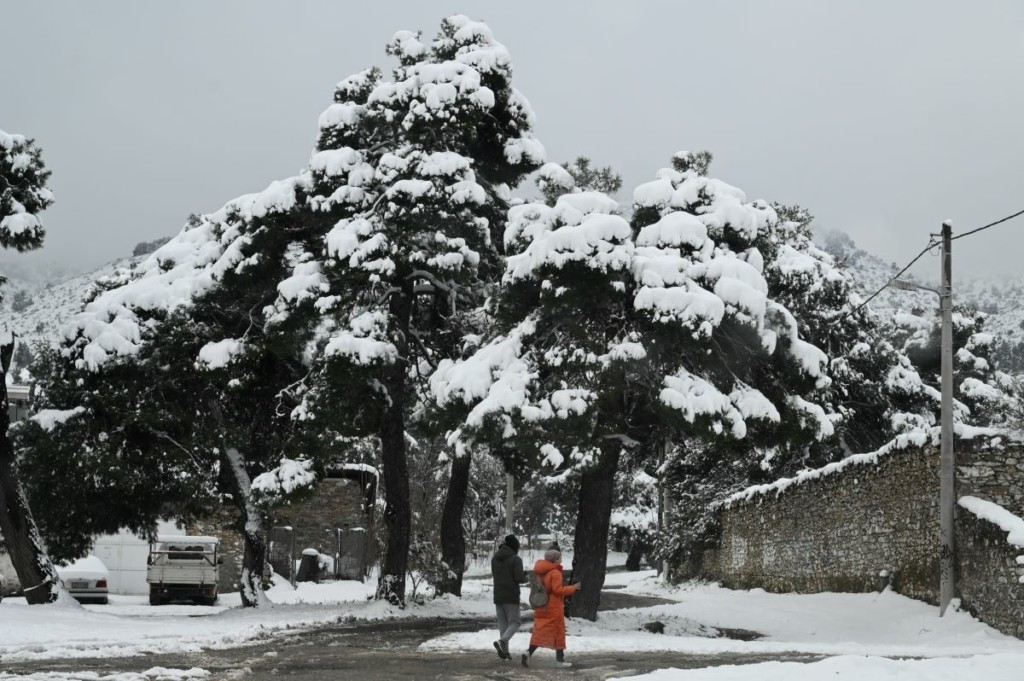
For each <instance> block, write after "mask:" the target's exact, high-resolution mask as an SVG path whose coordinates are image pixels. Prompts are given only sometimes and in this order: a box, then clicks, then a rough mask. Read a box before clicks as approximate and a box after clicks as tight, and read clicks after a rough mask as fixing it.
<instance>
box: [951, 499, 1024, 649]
mask: <svg viewBox="0 0 1024 681" xmlns="http://www.w3.org/2000/svg"><path fill="white" fill-rule="evenodd" d="M956 542H957V555H958V558H959V561H958V563H959V565H958V567H959V573H958V574H957V587H958V592H959V594H960V595H961V596H962V598H963V604H964V607H965V608H966V609H967V610H968V611H969V612H970V613H971V614H972V615H974V616H975V617H977V618H978V619H980V620H981V621H982V622H985V623H987V624H989V625H991V626H993V627H995V628H996V629H998V630H999V631H1001V632H1003V633H1005V634H1011V635H1013V636H1016V637H1018V638H1024V585H1022V584H1021V583H1020V581H1019V580H1020V577H1021V576H1022V575H1024V565H1022V564H1020V563H1018V562H1017V557H1018V556H1019V555H1021V554H1022V553H1024V549H1021V548H1020V547H1018V546H1013V545H1011V544H1009V543H1008V542H1007V538H1006V532H1005V531H1004V530H1002V529H1000V528H999V527H997V526H996V525H994V524H993V523H991V522H989V521H987V520H982V519H981V518H977V517H975V516H974V514H973V513H971V512H970V511H968V510H966V509H963V508H959V507H958V508H957V509H956Z"/></svg>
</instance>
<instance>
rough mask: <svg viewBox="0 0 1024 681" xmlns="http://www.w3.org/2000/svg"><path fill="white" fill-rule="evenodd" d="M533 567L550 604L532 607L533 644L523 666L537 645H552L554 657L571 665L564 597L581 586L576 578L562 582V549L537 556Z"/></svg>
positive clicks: (564, 664) (560, 663)
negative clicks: (568, 653)
mask: <svg viewBox="0 0 1024 681" xmlns="http://www.w3.org/2000/svg"><path fill="white" fill-rule="evenodd" d="M533 571H534V572H535V573H536V574H537V576H538V577H539V578H540V579H541V581H542V582H543V583H544V590H545V591H546V592H547V594H548V602H547V605H544V606H541V607H539V608H534V609H533V635H532V636H530V647H529V649H528V651H527V652H526V653H524V654H523V657H522V662H523V666H524V667H529V666H530V657H532V656H533V653H534V652H536V650H537V648H551V649H553V650H554V651H555V660H556V662H557V664H558V666H559V667H568V666H570V665H569V663H568V662H566V661H565V597H566V596H571V595H573V594H574V593H576V592H577V591H579V590H580V589H581V588H582V586H581V585H580V584H579V582H577V583H576V584H570V585H569V586H564V585H563V584H562V552H561V551H559V550H558V549H550V550H549V551H548V552H547V553H545V554H544V559H543V560H538V561H537V562H536V563H535V564H534V566H533Z"/></svg>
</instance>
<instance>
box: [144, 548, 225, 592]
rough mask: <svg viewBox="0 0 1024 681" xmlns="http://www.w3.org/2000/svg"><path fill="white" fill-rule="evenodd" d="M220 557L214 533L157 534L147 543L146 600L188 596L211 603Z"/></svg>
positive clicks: (218, 574) (217, 576)
mask: <svg viewBox="0 0 1024 681" xmlns="http://www.w3.org/2000/svg"><path fill="white" fill-rule="evenodd" d="M223 560H224V559H223V558H222V557H221V555H220V540H219V539H217V538H216V537H188V536H185V537H169V536H161V537H159V538H158V540H157V541H156V542H154V543H152V544H150V545H149V560H148V563H149V567H148V568H147V569H146V582H147V583H149V604H150V605H163V604H164V603H169V602H171V601H176V600H191V601H193V602H195V603H199V604H200V605H213V604H214V603H215V602H216V601H217V584H218V582H219V580H220V564H221V563H222V562H223Z"/></svg>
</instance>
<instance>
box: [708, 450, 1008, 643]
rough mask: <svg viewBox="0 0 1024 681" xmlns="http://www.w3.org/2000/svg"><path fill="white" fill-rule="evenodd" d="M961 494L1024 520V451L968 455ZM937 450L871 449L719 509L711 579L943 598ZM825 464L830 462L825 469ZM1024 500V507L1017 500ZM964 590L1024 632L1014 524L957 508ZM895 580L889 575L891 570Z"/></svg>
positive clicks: (981, 611) (961, 455) (968, 600)
mask: <svg viewBox="0 0 1024 681" xmlns="http://www.w3.org/2000/svg"><path fill="white" fill-rule="evenodd" d="M957 457H958V461H959V462H960V463H961V465H960V466H958V481H957V497H958V498H959V497H960V496H963V495H967V494H969V495H972V496H977V497H980V498H982V499H985V500H986V501H992V502H994V503H997V504H999V505H1000V506H1003V507H1004V508H1006V509H1007V510H1009V511H1010V512H1012V513H1014V514H1017V515H1022V510H1021V508H1020V506H1019V504H1020V503H1021V500H1024V472H1020V470H1021V469H1020V468H1019V464H1018V462H1019V461H1022V460H1024V456H1022V454H1021V451H1020V449H1019V446H1015V447H1010V448H1007V449H1003V450H1002V451H994V450H991V449H982V448H974V449H973V450H970V449H968V448H966V447H962V448H961V451H958V453H957ZM938 463H939V453H938V451H937V448H934V447H931V446H926V447H911V448H907V449H903V450H895V451H890V452H888V453H885V454H879V455H877V456H859V457H855V458H854V459H852V460H850V461H847V462H845V463H844V464H843V465H841V466H836V465H835V464H833V465H832V466H831V467H827V468H829V469H830V470H829V471H828V472H829V474H825V475H812V476H810V477H809V478H808V479H805V480H803V481H802V482H799V483H794V484H789V485H782V486H781V489H779V488H773V489H763V490H759V491H756V492H752V493H751V492H748V494H747V495H745V497H744V498H740V499H738V500H735V501H733V502H732V503H731V504H729V505H727V506H725V507H723V508H722V509H721V511H720V514H719V520H720V524H721V535H720V539H719V541H718V545H717V547H715V548H712V549H709V550H707V551H706V552H705V553H704V555H703V556H702V557H701V558H700V560H699V561H698V572H699V574H700V576H702V577H704V578H708V579H713V580H717V581H720V582H722V584H724V585H725V586H728V587H733V588H758V587H759V588H764V589H766V590H768V591H776V592H784V591H793V592H819V591H848V592H869V591H877V590H880V589H881V588H882V587H884V586H885V585H886V584H891V585H892V587H893V588H894V589H895V590H896V591H897V592H899V593H902V594H904V595H907V596H910V597H912V598H917V599H920V600H923V601H926V602H929V603H933V604H934V603H937V602H938V574H939V561H938V490H939V475H938ZM823 470H825V469H823ZM1014 504H1017V505H1014ZM956 531H957V547H956V551H957V555H956V564H957V566H958V567H957V591H958V593H957V596H959V597H960V598H961V600H962V603H963V607H965V608H966V609H967V610H969V611H970V612H972V613H973V614H975V615H976V616H977V617H979V618H980V619H981V620H983V621H984V622H986V623H988V624H989V625H991V626H993V627H995V628H997V629H999V630H1000V631H1003V632H1004V633H1007V634H1011V635H1015V636H1021V637H1024V585H1022V584H1020V583H1019V582H1018V577H1019V576H1020V575H1021V574H1024V565H1019V564H1018V563H1017V561H1016V558H1017V556H1018V555H1019V554H1021V553H1022V552H1024V551H1022V550H1021V549H1020V548H1018V547H1015V546H1012V545H1010V544H1009V543H1008V541H1007V535H1006V532H1005V531H1002V530H1001V529H1000V528H999V527H997V526H995V525H994V524H992V523H991V522H989V521H987V520H982V519H979V518H977V517H975V516H974V515H973V514H972V513H971V512H970V511H967V510H966V509H964V508H960V507H957V509H956ZM883 575H884V576H883Z"/></svg>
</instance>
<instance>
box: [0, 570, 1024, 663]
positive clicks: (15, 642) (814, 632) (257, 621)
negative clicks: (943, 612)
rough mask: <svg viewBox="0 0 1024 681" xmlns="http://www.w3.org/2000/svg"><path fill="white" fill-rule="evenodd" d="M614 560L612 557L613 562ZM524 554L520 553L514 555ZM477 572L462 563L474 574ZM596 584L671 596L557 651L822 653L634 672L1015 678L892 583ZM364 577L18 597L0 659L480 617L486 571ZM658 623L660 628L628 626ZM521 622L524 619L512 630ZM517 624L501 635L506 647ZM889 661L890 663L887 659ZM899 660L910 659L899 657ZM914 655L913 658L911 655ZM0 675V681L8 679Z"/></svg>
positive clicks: (470, 642) (980, 637)
mask: <svg viewBox="0 0 1024 681" xmlns="http://www.w3.org/2000/svg"><path fill="white" fill-rule="evenodd" d="M621 560H622V557H621V556H616V557H615V558H614V559H613V561H612V562H614V563H620V562H621ZM525 562H529V560H527V561H525ZM476 571H478V570H474V572H476ZM606 587H611V588H613V589H616V590H621V591H623V592H627V593H632V594H637V595H654V596H661V597H663V598H668V599H671V600H673V601H676V602H675V603H672V604H668V605H660V606H655V607H650V608H638V609H629V610H619V611H616V612H615V613H614V615H612V614H611V613H607V614H605V615H604V616H603V617H601V618H600V619H599V620H598V622H596V623H592V622H584V621H580V620H570V621H569V624H568V628H569V639H568V655H569V656H570V657H571V656H572V655H574V654H581V653H587V652H604V653H607V652H612V651H634V652H635V651H671V652H678V653H682V654H686V653H692V654H700V655H709V654H714V653H717V652H722V653H750V654H765V653H769V654H770V653H783V652H793V653H811V654H820V655H826V656H829V657H828V659H826V660H823V661H822V662H818V663H813V664H810V665H801V664H797V663H763V664H754V665H745V666H735V667H719V668H713V669H700V670H663V671H660V672H656V673H652V674H649V675H646V676H644V677H636V678H642V679H644V680H645V681H647V680H651V681H665V680H667V679H680V680H682V681H727V680H734V679H735V680H748V679H763V680H765V681H773V680H775V679H779V680H781V679H786V680H787V681H805V680H808V681H809V680H810V679H820V678H830V679H836V680H837V681H845V680H847V679H849V680H850V681H854V680H856V681H861V679H864V678H868V679H874V678H899V679H907V680H908V681H913V680H917V679H929V680H933V679H934V680H942V679H946V678H949V679H952V678H954V676H956V678H984V679H986V680H988V681H1002V680H1006V681H1009V679H1015V680H1016V679H1019V678H1021V673H1020V670H1021V669H1022V668H1024V642H1022V641H1019V640H1017V639H1014V638H1011V637H1007V636H1003V635H1002V634H999V633H998V632H996V631H994V630H993V629H991V628H989V627H987V626H985V625H983V624H981V623H980V622H978V621H976V620H974V619H973V618H971V617H970V616H968V615H967V614H965V613H956V612H952V613H947V616H946V617H944V618H942V619H940V618H939V617H938V615H937V610H936V608H934V607H931V606H928V605H925V604H923V603H919V602H917V601H913V600H910V599H907V598H904V597H902V596H898V595H896V594H893V593H889V592H887V593H882V594H815V595H780V594H768V593H765V592H763V591H759V590H754V591H730V590H727V589H722V588H719V587H717V586H714V585H707V584H687V585H684V586H682V587H679V588H674V589H666V588H665V587H664V586H663V585H661V584H660V583H659V582H658V581H657V578H656V577H655V576H654V574H653V573H652V572H641V573H625V572H616V573H612V574H610V575H609V577H608V582H607V584H606ZM373 589H374V584H373V582H369V583H366V584H362V583H352V582H339V583H333V584H323V585H312V584H304V585H300V588H299V589H297V590H292V589H291V587H290V586H288V585H287V584H283V585H280V586H275V587H274V588H273V589H272V590H271V591H270V592H269V594H268V595H269V596H270V597H271V599H272V600H274V601H275V603H276V605H275V607H274V608H272V609H270V610H266V611H258V612H257V611H253V610H243V609H242V608H240V607H238V596H237V594H227V595H225V596H222V598H221V602H220V604H219V605H218V606H215V607H195V606H176V605H171V606H161V607H152V606H149V605H148V603H147V602H146V600H145V599H144V598H141V597H127V596H122V597H118V596H113V597H112V599H111V604H110V605H107V606H102V605H94V606H93V605H90V606H85V607H83V608H69V607H57V606H27V605H25V604H24V601H19V599H5V600H4V601H3V602H2V603H0V660H2V661H4V662H12V661H18V660H34V659H54V658H76V657H97V656H102V657H119V656H131V655H141V654H145V653H150V652H153V653H182V652H189V651H198V650H200V649H202V648H226V647H234V646H239V645H244V644H245V643H246V642H249V641H253V640H259V639H265V638H267V637H271V636H274V635H275V634H278V633H284V632H286V631H287V632H292V633H294V631H295V630H296V629H302V628H306V627H313V626H317V625H322V624H332V623H337V622H340V621H358V620H377V619H387V618H401V617H453V618H454V617H484V618H489V617H491V616H492V615H493V606H492V604H491V602H490V600H491V599H490V596H491V591H490V589H491V587H490V580H488V579H468V580H467V581H466V584H465V589H464V597H463V598H461V599H455V598H443V599H436V600H433V601H429V602H428V603H426V604H425V605H422V606H411V607H409V608H407V609H405V610H399V609H397V608H393V607H391V606H387V605H385V604H382V603H379V602H376V601H372V600H369V599H370V597H371V596H372V594H373ZM655 620H656V621H660V622H662V623H663V624H664V625H665V634H663V635H658V634H651V633H647V632H645V631H642V630H641V626H642V625H643V624H644V623H647V622H651V621H655ZM528 628H529V623H526V626H525V627H524V630H525V629H528ZM720 629H743V630H750V631H756V632H759V633H761V634H763V635H764V636H763V638H760V639H757V640H751V641H744V640H736V639H733V638H728V637H724V636H718V634H719V630H720ZM493 639H494V632H493V631H492V630H491V629H490V628H483V629H482V630H481V631H479V632H471V633H462V634H450V635H446V636H442V637H439V638H436V639H433V640H430V641H427V642H426V643H424V644H423V645H422V646H421V647H420V650H421V651H424V652H428V651H480V652H483V653H487V654H492V653H493V648H492V643H491V642H492V641H493ZM528 639H529V636H528V633H526V632H525V631H524V632H523V633H520V634H518V635H517V636H516V638H515V639H513V642H512V646H513V649H515V650H522V649H523V648H525V646H526V644H527V643H528ZM889 658H902V659H889ZM905 658H911V659H905ZM913 658H922V659H913ZM204 676H206V672H204V670H202V669H189V670H169V669H151V670H149V671H147V672H145V673H143V674H138V673H131V674H118V675H115V676H109V675H108V676H95V675H93V676H92V678H97V679H103V681H156V680H159V679H185V678H203V677H204ZM14 678H17V677H12V676H10V675H8V674H5V673H4V672H2V671H0V680H2V681H12V679H14ZM23 678H32V679H38V680H40V681H58V680H60V679H70V678H75V679H87V678H90V677H89V676H88V675H78V676H66V675H63V673H61V674H46V675H33V676H32V677H23Z"/></svg>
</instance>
